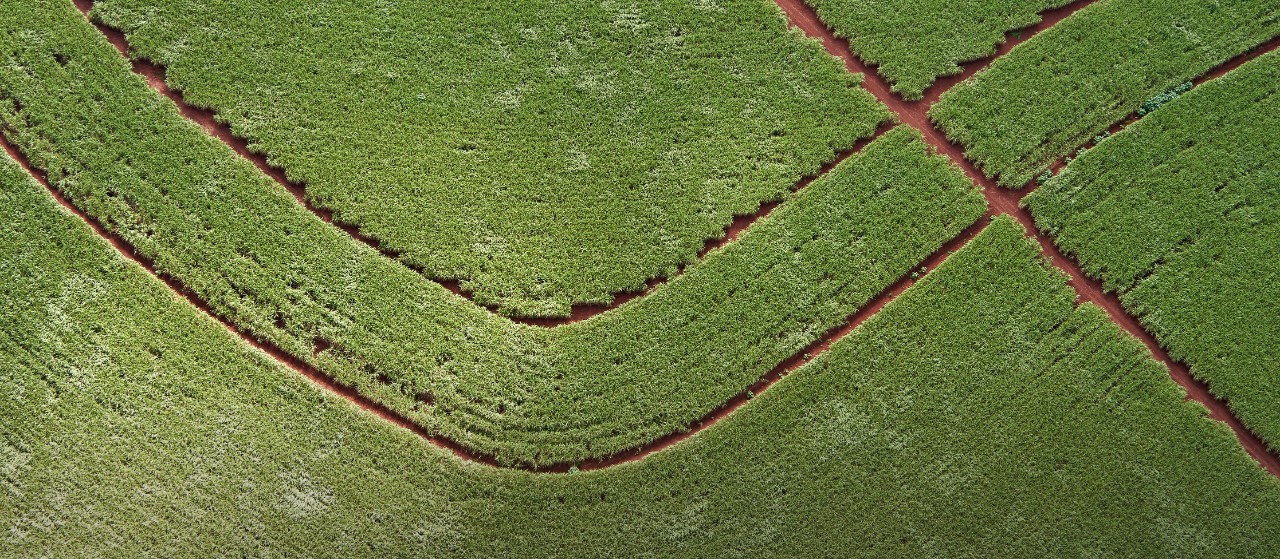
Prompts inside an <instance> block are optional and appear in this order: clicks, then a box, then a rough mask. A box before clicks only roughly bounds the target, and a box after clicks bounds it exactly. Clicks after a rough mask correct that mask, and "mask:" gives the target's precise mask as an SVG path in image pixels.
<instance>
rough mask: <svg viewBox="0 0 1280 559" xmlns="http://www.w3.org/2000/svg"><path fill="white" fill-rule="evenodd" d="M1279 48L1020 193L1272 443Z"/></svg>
mask: <svg viewBox="0 0 1280 559" xmlns="http://www.w3.org/2000/svg"><path fill="white" fill-rule="evenodd" d="M1278 89H1280V56H1277V55H1276V54H1268V55H1265V56H1263V57H1260V58H1258V59H1256V60H1254V61H1252V62H1249V63H1247V64H1245V65H1244V66H1242V67H1240V68H1239V69H1237V70H1235V71H1233V72H1231V73H1229V74H1227V75H1226V76H1224V77H1222V78H1219V79H1216V80H1213V81H1210V82H1207V83H1205V84H1204V85H1202V86H1200V87H1198V88H1196V89H1194V90H1192V91H1190V92H1189V93H1186V94H1184V95H1183V96H1181V97H1179V98H1178V99H1176V100H1175V101H1173V102H1171V103H1169V104H1167V105H1165V106H1163V107H1161V108H1159V109H1158V110H1156V111H1155V112H1153V113H1152V114H1150V115H1148V116H1146V117H1144V118H1143V119H1141V120H1139V121H1138V122H1137V123H1136V124H1134V125H1132V126H1130V127H1129V128H1127V129H1126V130H1124V131H1123V132H1121V133H1120V134H1117V135H1116V136H1114V137H1112V138H1109V139H1107V140H1105V141H1103V142H1102V143H1100V144H1099V145H1098V146H1097V147H1095V148H1093V149H1091V150H1089V151H1088V152H1087V153H1086V154H1084V155H1083V156H1081V157H1080V158H1079V159H1078V160H1076V161H1075V162H1073V163H1072V164H1071V165H1069V166H1068V167H1067V168H1066V170H1064V171H1063V173H1062V174H1061V175H1060V176H1059V177H1058V178H1055V179H1053V180H1051V181H1049V182H1048V184H1047V185H1046V186H1045V187H1043V188H1041V189H1040V190H1038V191H1037V192H1035V193H1033V194H1032V195H1031V196H1029V197H1028V198H1027V204H1028V207H1029V209H1031V210H1032V211H1033V212H1034V214H1035V217H1036V221H1037V223H1039V224H1041V226H1042V227H1043V228H1044V229H1045V230H1047V231H1048V232H1049V233H1050V234H1052V235H1053V237H1054V239H1055V242H1056V243H1057V244H1058V245H1059V246H1060V247H1062V249H1063V250H1064V251H1066V252H1068V253H1071V254H1073V255H1074V256H1075V258H1076V259H1078V260H1079V261H1080V263H1081V265H1082V267H1083V269H1084V270H1085V271H1086V272H1087V273H1089V274H1090V275H1092V276H1094V277H1097V278H1100V279H1102V281H1103V282H1104V284H1105V286H1106V287H1107V288H1108V289H1114V290H1118V291H1119V292H1120V299H1121V301H1122V302H1123V303H1124V304H1125V306H1126V307H1128V308H1129V309H1131V310H1132V312H1133V313H1134V314H1135V315H1136V316H1137V317H1138V318H1139V319H1140V320H1141V321H1142V323H1143V325H1144V326H1146V328H1147V329H1148V330H1149V331H1151V332H1152V333H1153V334H1154V335H1155V336H1156V337H1157V339H1158V340H1159V341H1160V343H1161V344H1162V345H1164V346H1165V347H1166V348H1168V350H1169V353H1170V354H1171V355H1172V356H1174V357H1175V358H1176V359H1178V360H1179V361H1183V362H1185V363H1187V364H1188V365H1189V367H1190V370H1191V372H1192V374H1194V375H1196V376H1197V377H1199V378H1201V379H1204V380H1206V381H1208V383H1209V385H1210V389H1211V390H1212V391H1213V392H1214V393H1215V394H1218V395H1220V396H1222V397H1224V398H1226V399H1227V400H1228V401H1229V402H1230V403H1231V407H1232V409H1233V410H1234V411H1235V413H1236V415H1237V416H1238V417H1239V418H1240V419H1241V421H1243V422H1244V423H1245V425H1246V426H1248V427H1249V428H1250V430H1252V431H1253V432H1254V433H1256V434H1258V435H1259V436H1260V437H1261V438H1262V439H1263V440H1265V441H1266V442H1267V443H1268V444H1270V445H1271V446H1272V447H1273V448H1276V447H1278V446H1280V385H1278V384H1277V382H1276V374H1277V372H1278V371H1280V369H1277V363H1280V323H1277V321H1276V317H1278V316H1280V283H1278V282H1277V280H1278V279H1280V278H1278V277H1277V270H1280V161H1277V159H1276V155H1277V153H1280V135H1278V134H1277V131H1280V95H1277V90H1278Z"/></svg>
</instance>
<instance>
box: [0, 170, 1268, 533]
mask: <svg viewBox="0 0 1280 559" xmlns="http://www.w3.org/2000/svg"><path fill="white" fill-rule="evenodd" d="M0 167H3V171H0V201H3V204H0V223H3V224H4V225H3V226H0V227H4V229H3V233H4V234H3V235H0V270H3V271H5V272H6V273H8V274H10V275H9V277H12V278H14V279H12V280H11V281H9V282H6V283H3V284H0V294H2V295H3V296H2V297H0V312H2V313H3V316H5V317H6V320H5V322H4V323H3V325H2V326H0V357H2V358H3V361H0V363H3V364H4V365H3V367H0V391H2V392H0V394H2V395H3V396H2V397H3V401H4V402H5V405H4V406H3V407H0V433H3V435H4V437H5V439H4V440H5V444H6V445H8V447H10V448H22V449H24V450H23V451H22V452H26V453H27V455H26V458H24V462H25V464H24V465H23V466H21V467H19V468H17V469H16V470H14V471H15V472H16V474H10V473H9V471H10V470H6V475H8V476H9V477H8V478H7V479H6V481H7V482H8V483H10V484H12V485H13V486H14V487H16V488H17V490H16V493H12V492H11V493H8V494H6V495H5V498H4V499H0V526H5V527H6V528H5V530H4V536H3V537H4V538H5V546H4V549H5V552H6V553H7V554H12V555H13V556H15V557H31V556H41V555H54V556H86V555H96V554H103V555H121V556H145V555H154V556H183V557H209V556H219V555H224V556H241V555H244V556H306V557H366V556H367V557H388V556H428V557H453V556H458V557H476V556H483V557H566V556H572V557H708V556H717V557H720V556H741V557H780V556H786V557H829V556H832V555H837V556H840V557H885V556H921V555H941V556H960V555H977V556H991V555H1014V556H1031V555H1036V556H1045V555H1048V556H1055V555H1075V554H1076V553H1078V552H1079V550H1081V549H1088V550H1091V551H1095V552H1098V553H1101V554H1105V555H1131V556H1141V557H1151V556H1170V555H1199V554H1205V553H1208V551H1209V550H1212V552H1213V553H1214V554H1220V555H1223V556H1247V555H1265V554H1266V553H1269V552H1270V550H1273V549H1275V548H1276V546H1277V545H1280V541H1277V540H1276V538H1277V534H1280V483H1277V482H1276V480H1275V479H1273V478H1270V477H1268V476H1267V475H1266V474H1265V473H1263V472H1262V471H1260V470H1259V469H1257V468H1256V467H1255V466H1254V465H1253V464H1252V463H1251V462H1250V460H1249V459H1248V458H1247V457H1246V456H1245V455H1244V454H1243V453H1242V452H1241V450H1240V448H1239V446H1238V445H1237V444H1236V442H1235V441H1234V440H1233V439H1232V438H1231V435H1230V433H1229V432H1227V431H1226V430H1225V429H1223V428H1222V427H1221V426H1220V425H1218V424H1215V423H1213V422H1211V421H1209V420H1207V419H1205V418H1204V417H1203V410H1202V409H1201V408H1199V407H1198V406H1196V405H1195V404H1193V403H1185V402H1182V401H1181V394H1180V393H1179V392H1178V391H1177V389H1176V388H1175V387H1174V385H1173V384H1171V383H1169V381H1168V379H1167V377H1166V375H1165V373H1164V371H1163V370H1162V369H1161V368H1160V367H1159V366H1157V365H1156V364H1155V363H1153V362H1152V361H1151V360H1150V359H1149V358H1148V357H1147V356H1146V352H1145V351H1144V349H1143V348H1142V346H1141V345H1140V344H1139V343H1138V342H1136V341H1134V340H1132V339H1130V338H1127V337H1124V336H1122V335H1121V334H1120V333H1119V332H1118V330H1117V329H1116V328H1115V327H1114V326H1113V325H1111V324H1110V323H1109V322H1108V321H1107V319H1106V317H1105V315H1104V314H1103V313H1102V312H1101V311H1099V310H1098V309H1096V308H1094V307H1091V306H1086V307H1083V308H1079V309H1076V308H1073V305H1072V299H1073V297H1074V295H1073V293H1072V291H1071V290H1070V289H1069V288H1067V287H1066V286H1065V285H1064V284H1063V282H1062V279H1061V277H1058V276H1056V275H1055V274H1052V273H1050V272H1048V271H1046V270H1045V269H1044V268H1043V267H1042V264H1041V263H1040V257H1039V254H1038V251H1037V250H1036V248H1035V247H1034V246H1033V245H1032V244H1030V243H1028V241H1027V240H1026V239H1024V238H1023V236H1022V231H1021V230H1020V229H1019V228H1018V226H1017V225H1016V224H1014V223H1013V222H1011V221H1009V220H1006V219H1001V220H997V221H996V222H995V223H993V224H992V225H990V226H989V227H988V229H987V230H986V231H985V232H984V233H982V234H981V235H980V236H979V237H978V238H977V239H975V240H974V241H973V242H972V243H971V244H969V245H968V246H966V247H965V248H963V249H961V250H960V251H959V252H958V253H957V254H956V255H955V256H953V257H952V258H951V259H949V260H947V261H946V262H944V263H943V265H942V266H940V267H939V268H938V269H937V270H935V271H934V272H932V273H931V274H930V275H929V276H928V277H926V278H924V279H923V280H922V281H921V282H920V283H918V284H916V286H914V287H912V288H911V289H910V290H908V292H907V293H906V294H904V295H903V296H902V297H901V298H899V299H898V300H896V301H894V302H893V303H890V305H889V306H888V307H886V308H885V309H884V311H883V312H882V313H881V314H880V315H878V316H876V317H873V318H872V319H870V320H869V321H868V322H866V323H865V324H864V325H863V327H862V328H861V329H860V330H858V331H856V332H855V333H853V334H852V335H850V336H848V337H845V338H843V339H842V340H841V341H840V342H838V343H837V344H836V346H835V347H834V348H833V349H832V350H831V351H829V352H827V353H825V354H823V355H822V356H819V357H818V358H817V359H815V360H814V361H813V362H812V363H811V364H809V365H807V366H805V367H803V368H801V369H799V370H798V371H796V372H795V373H793V374H791V375H790V376H788V377H787V378H785V379H783V380H782V381H781V382H779V383H778V384H777V385H775V387H774V388H773V389H771V390H770V391H768V392H766V393H765V394H762V395H761V396H759V397H757V398H756V399H755V400H753V401H752V402H751V403H750V404H748V405H747V406H746V407H745V408H743V409H741V410H739V411H738V412H737V413H735V414H734V415H733V416H731V417H729V418H728V419H726V420H724V421H723V422H721V423H720V424H718V425H717V426H716V427H715V428H713V429H709V430H707V431H705V432H703V433H701V434H700V435H698V436H696V437H694V438H693V439H691V440H689V441H687V442H685V443H682V444H680V445H677V446H676V447H674V448H671V449H669V450H667V451H664V452H661V453H658V454H656V455H653V456H650V457H649V458H647V459H645V460H644V461H642V462H640V463H637V464H632V465H629V466H623V467H617V468H611V469H608V470H604V471H599V472H589V473H577V474H569V475H545V474H543V475H537V474H527V473H522V472H513V471H506V470H500V469H494V468H488V467H483V466H475V465H465V464H462V463H460V462H458V461H457V460H456V459H453V458H451V457H449V456H448V455H447V454H445V453H444V452H443V451H441V450H439V449H437V448H435V447H432V446H430V445H428V444H427V443H425V442H423V441H422V440H420V439H418V438H416V437H414V436H413V435H411V434H409V433H406V432H404V431H402V430H398V429H396V428H394V427H392V426H390V425H388V424H386V423H385V422H382V421H380V420H378V419H376V418H374V417H371V416H369V415H367V414H365V413H363V412H360V411H358V410H356V409H355V408H352V407H351V406H350V405H349V404H347V403H346V402H344V401H341V400H337V399H336V398H334V397H333V396H331V395H328V394H325V393H323V392H321V391H319V390H318V389H316V388H315V387H313V386H311V385H310V384H308V383H307V382H306V381H305V380H302V379H301V378H299V377H298V376H297V375H295V374H293V373H291V372H289V371H286V370H283V369H280V368H279V367H275V366H272V365H271V364H270V362H269V361H268V360H267V359H266V358H264V357H263V356H261V355H259V354H256V353H253V352H250V351H247V350H245V349H244V346H243V345H242V344H239V343H237V340H236V339H235V338H234V337H233V336H231V335H229V334H228V333H227V332H226V331H225V330H223V329H222V328H221V327H219V326H218V325H216V324H213V323H211V322H210V321H209V320H207V319H204V318H202V317H200V316H198V315H197V314H196V312H195V311H194V310H193V309H191V308H190V307H189V306H187V305H185V304H183V303H181V302H180V301H178V300H177V299H175V298H174V297H173V296H172V295H171V294H170V293H168V292H167V291H166V290H165V288H164V287H163V286H161V285H160V284H159V283H158V282H155V281H153V280H149V279H148V278H146V277H145V276H144V275H143V274H142V272H141V271H140V270H138V269H137V268H136V267H134V266H130V265H125V264H122V263H121V262H120V261H119V260H118V258H114V257H112V256H110V255H109V251H110V249H109V248H108V247H107V246H106V245H104V244H103V243H101V242H99V241H97V240H96V239H93V238H92V237H91V236H90V235H89V234H88V233H87V231H86V230H85V229H84V227H83V226H82V225H80V224H79V223H77V222H76V221H75V220H74V218H71V217H69V216H67V215H66V214H65V213H62V212H59V211H57V210H56V209H55V206H54V205H53V204H52V202H50V201H49V199H48V197H47V195H45V194H44V193H43V192H42V191H41V190H40V189H39V188H38V187H37V186H35V185H34V184H32V183H31V182H30V181H27V180H24V179H23V178H22V177H21V176H20V172H18V171H16V169H14V168H13V167H12V166H11V165H7V164H6V165H0ZM32 340H40V341H41V343H39V344H33V343H30V342H31V341H32ZM9 454H12V453H9ZM9 454H6V456H8V455H9ZM939 526H946V533H945V535H944V536H940V535H939V534H938V532H937V530H938V527H939Z"/></svg>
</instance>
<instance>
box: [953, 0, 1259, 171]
mask: <svg viewBox="0 0 1280 559" xmlns="http://www.w3.org/2000/svg"><path fill="white" fill-rule="evenodd" d="M1277 35H1280V0H1224V1H1221V2H1203V1H1200V0H1123V1H1122V0H1103V1H1101V2H1098V3H1096V4H1094V5H1093V6H1090V7H1089V8H1087V9H1085V10H1082V11H1081V12H1079V13H1077V14H1075V15H1073V16H1072V17H1070V18H1067V19H1066V20H1064V21H1062V22H1060V23H1059V24H1057V25H1055V26H1053V27H1052V28H1050V29H1048V30H1046V31H1044V32H1043V33H1041V34H1039V35H1037V36H1036V37H1035V38H1034V39H1032V40H1030V41H1027V42H1026V43H1023V44H1022V45H1020V46H1019V47H1018V48H1016V49H1014V50H1013V51H1012V52H1010V53H1009V54H1007V55H1005V56H1003V57H1001V58H999V59H997V60H996V61H995V62H993V63H992V64H991V67H990V68H988V69H987V70H986V71H984V72H982V73H980V74H978V75H976V76H974V78H973V79H971V80H969V81H966V82H965V83H962V84H961V85H959V86H957V87H955V88H952V89H951V90H950V91H948V92H947V93H945V94H943V95H942V98H941V99H940V100H939V101H938V103H936V104H935V105H934V106H933V107H932V108H931V109H930V111H929V116H930V117H931V118H932V119H933V120H934V121H935V122H937V123H938V125H939V127H940V128H941V129H942V130H943V131H944V132H945V133H946V134H947V136H948V137H949V138H951V139H952V140H954V141H956V142H958V143H960V144H961V145H963V146H964V147H965V150H966V153H967V155H968V157H969V159H971V160H972V161H974V162H975V163H977V164H978V165H979V166H980V167H981V168H982V170H983V172H985V173H986V174H987V175H988V176H990V177H992V178H997V179H998V180H999V182H1000V184H1001V185H1003V186H1009V187H1021V186H1023V185H1025V184H1026V183H1027V182H1029V181H1030V180H1031V179H1032V177H1035V176H1036V175H1038V174H1040V173H1041V172H1042V171H1043V170H1044V169H1045V168H1046V167H1047V166H1048V165H1049V163H1050V162H1052V161H1054V160H1056V159H1057V158H1059V157H1061V156H1062V155H1064V154H1066V153H1068V152H1070V151H1071V150H1073V149H1074V148H1076V147H1077V146H1079V145H1081V144H1084V143H1085V141H1086V140H1088V139H1089V138H1090V137H1092V136H1093V135H1095V134H1098V133H1099V132H1101V131H1103V130H1104V129H1106V128H1107V127H1108V126H1109V125H1111V124H1112V123H1114V122H1117V121H1119V120H1121V119H1122V118H1123V117H1125V116H1127V115H1129V114H1130V113H1133V112H1134V111H1136V110H1138V109H1139V108H1140V107H1141V105H1142V104H1143V102H1144V101H1147V100H1148V99H1151V98H1152V97H1154V96H1156V95H1159V94H1161V93H1164V92H1166V91H1169V90H1171V89H1173V88H1175V87H1176V86H1178V85H1179V84H1182V83H1184V82H1187V81H1189V80H1191V79H1192V78H1194V77H1196V76H1199V75H1201V74H1203V73H1205V72H1206V71H1208V70H1209V69H1211V68H1213V67H1215V66H1217V65H1219V64H1221V63H1223V62H1224V61H1226V60H1228V59H1230V58H1232V57H1233V56H1235V55H1237V54H1240V53H1243V52H1245V51H1247V50H1249V49H1250V48H1253V47H1255V46H1257V45H1259V44H1261V43H1263V42H1265V41H1267V40H1268V39H1271V38H1273V37H1275V36H1277Z"/></svg>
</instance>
